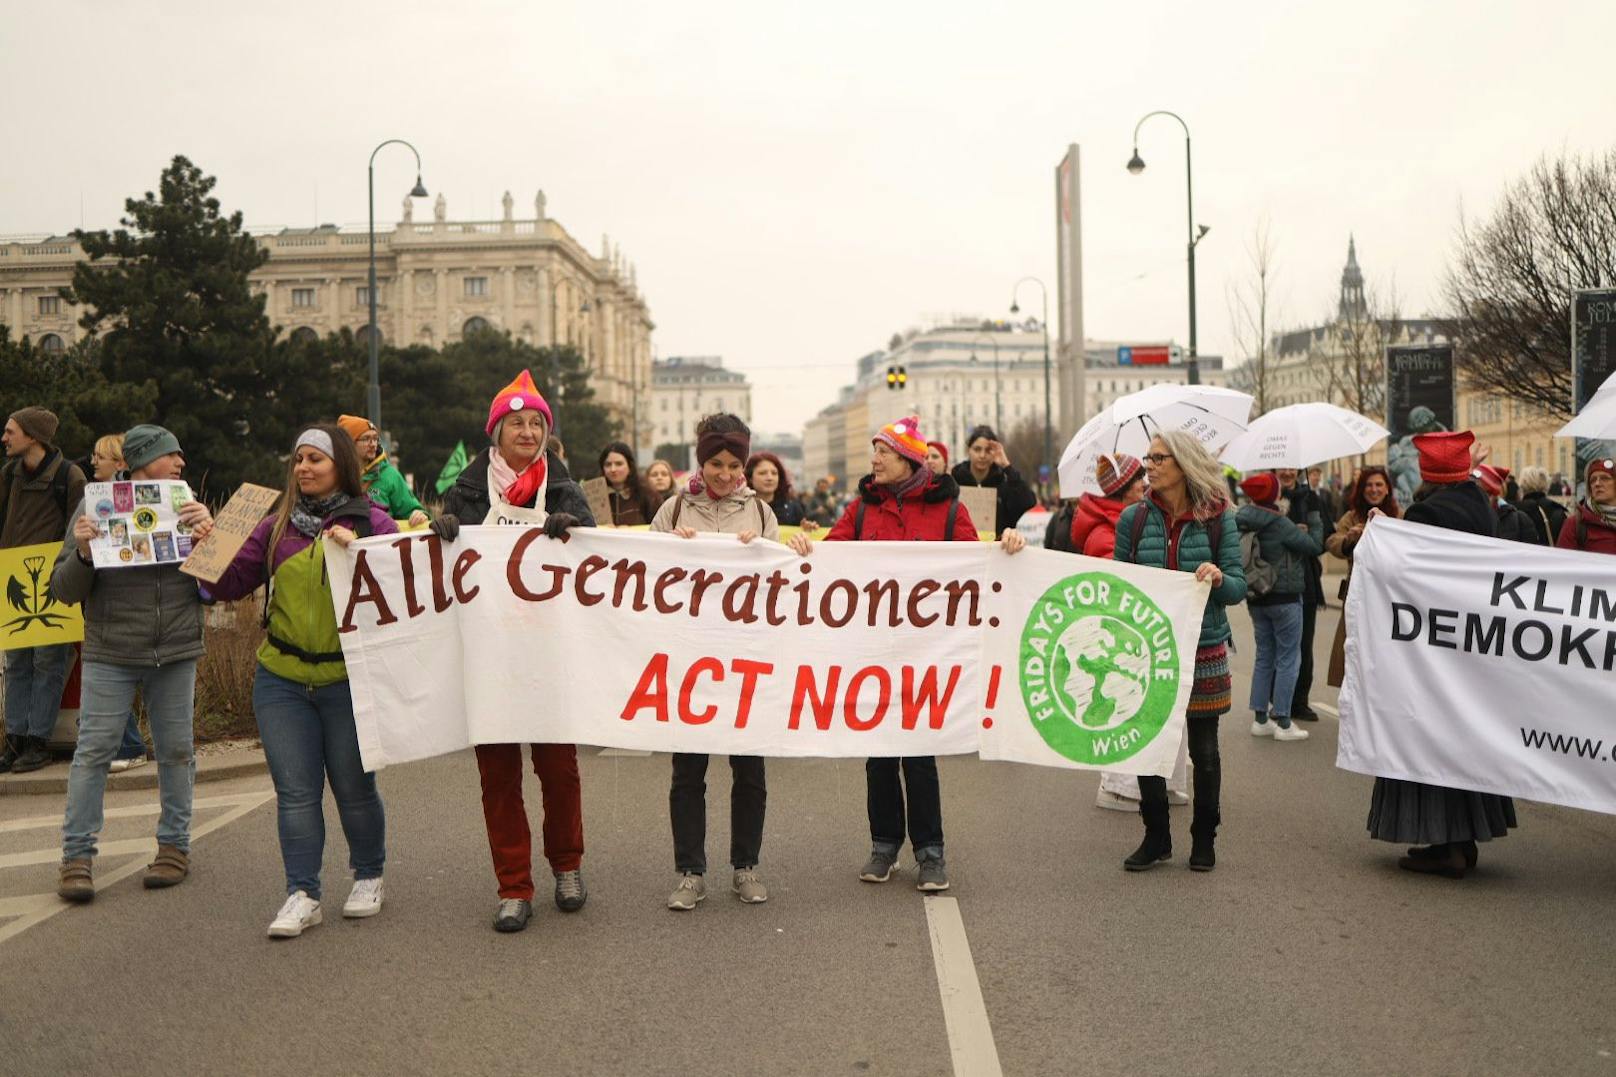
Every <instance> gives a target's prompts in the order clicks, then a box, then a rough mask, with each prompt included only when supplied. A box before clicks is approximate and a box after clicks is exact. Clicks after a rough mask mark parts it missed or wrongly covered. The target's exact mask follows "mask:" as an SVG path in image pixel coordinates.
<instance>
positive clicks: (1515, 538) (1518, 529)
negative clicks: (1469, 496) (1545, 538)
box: [1470, 464, 1544, 546]
mask: <svg viewBox="0 0 1616 1077" xmlns="http://www.w3.org/2000/svg"><path fill="white" fill-rule="evenodd" d="M1470 477H1471V478H1473V479H1475V480H1476V485H1478V486H1480V487H1481V492H1482V493H1484V494H1486V495H1487V500H1488V501H1489V502H1491V503H1492V506H1493V512H1495V513H1497V514H1498V537H1499V538H1501V539H1506V540H1508V541H1510V542H1526V543H1531V544H1533V545H1538V546H1541V545H1544V543H1542V542H1540V541H1539V540H1538V535H1537V528H1535V527H1533V526H1532V519H1531V517H1529V516H1527V515H1526V513H1524V512H1522V511H1521V510H1520V509H1518V508H1516V507H1515V506H1514V505H1512V504H1510V502H1509V500H1508V499H1507V498H1506V497H1504V490H1505V486H1506V483H1507V481H1508V479H1509V468H1507V467H1493V466H1492V465H1490V464H1481V465H1480V466H1478V467H1477V468H1476V469H1475V470H1474V471H1472V472H1471V473H1470Z"/></svg>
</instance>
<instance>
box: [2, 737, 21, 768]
mask: <svg viewBox="0 0 1616 1077" xmlns="http://www.w3.org/2000/svg"><path fill="white" fill-rule="evenodd" d="M22 742H23V738H22V737H7V738H6V750H5V751H4V752H0V774H10V773H11V768H12V767H13V766H15V765H16V762H17V759H18V757H20V756H21V755H22Z"/></svg>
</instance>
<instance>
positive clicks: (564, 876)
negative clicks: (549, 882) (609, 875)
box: [555, 868, 589, 912]
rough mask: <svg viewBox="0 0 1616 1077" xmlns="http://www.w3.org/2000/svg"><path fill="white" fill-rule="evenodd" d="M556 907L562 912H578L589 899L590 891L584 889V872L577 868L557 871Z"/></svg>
mask: <svg viewBox="0 0 1616 1077" xmlns="http://www.w3.org/2000/svg"><path fill="white" fill-rule="evenodd" d="M555 880H556V892H555V903H556V908H558V909H560V910H561V911H562V912H577V911H578V910H579V909H581V908H583V907H584V902H585V901H587V900H589V891H588V890H586V889H584V873H583V872H582V871H580V870H578V869H577V868H574V869H572V870H571V871H558V872H556V873H555Z"/></svg>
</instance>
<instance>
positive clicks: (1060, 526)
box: [1044, 501, 1111, 557]
mask: <svg viewBox="0 0 1616 1077" xmlns="http://www.w3.org/2000/svg"><path fill="white" fill-rule="evenodd" d="M1076 517H1077V502H1075V501H1063V502H1061V507H1060V509H1059V511H1057V512H1056V513H1055V515H1054V517H1052V518H1051V519H1050V521H1049V526H1048V527H1046V528H1044V549H1046V550H1058V551H1060V552H1061V553H1082V552H1083V551H1082V549H1081V548H1080V547H1078V546H1076V545H1075V544H1074V543H1073V542H1072V522H1073V520H1075V519H1076ZM1106 556H1107V557H1110V556H1111V555H1110V554H1106Z"/></svg>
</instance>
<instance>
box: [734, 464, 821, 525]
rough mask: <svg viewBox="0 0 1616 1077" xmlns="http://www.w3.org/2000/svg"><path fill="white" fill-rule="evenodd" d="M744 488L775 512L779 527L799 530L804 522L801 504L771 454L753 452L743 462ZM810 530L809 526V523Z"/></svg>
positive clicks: (783, 465)
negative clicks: (744, 463)
mask: <svg viewBox="0 0 1616 1077" xmlns="http://www.w3.org/2000/svg"><path fill="white" fill-rule="evenodd" d="M746 484H747V485H748V486H750V487H751V488H752V489H753V490H755V491H756V492H757V496H758V499H759V500H760V501H762V502H763V503H764V504H765V505H767V506H769V508H770V509H772V510H773V511H774V518H775V520H776V521H778V523H779V524H780V526H781V527H801V526H803V523H804V521H805V520H806V518H807V512H806V510H805V509H804V508H803V505H802V501H801V500H799V499H798V497H797V492H796V491H795V490H793V489H792V488H791V475H790V474H789V473H788V472H787V471H786V466H785V464H783V463H781V462H780V458H779V457H778V456H776V455H775V454H774V453H772V452H756V453H753V454H752V456H751V458H750V459H748V460H747V461H746ZM807 526H809V527H812V526H813V524H812V522H809V523H808V525H807Z"/></svg>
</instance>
